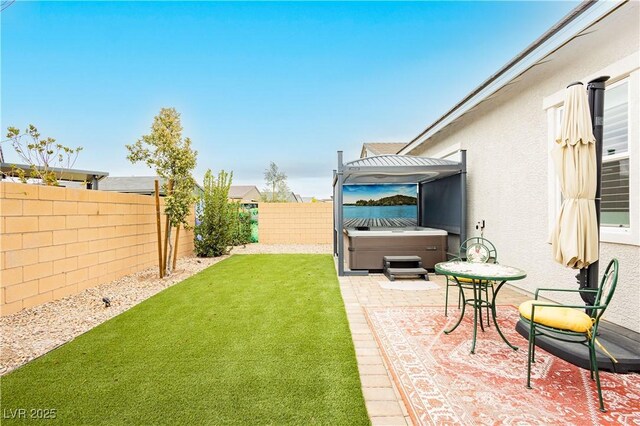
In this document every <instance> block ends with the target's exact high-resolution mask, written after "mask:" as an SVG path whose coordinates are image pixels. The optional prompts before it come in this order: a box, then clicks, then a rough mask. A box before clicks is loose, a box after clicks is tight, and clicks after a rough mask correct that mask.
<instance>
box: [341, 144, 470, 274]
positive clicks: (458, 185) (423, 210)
mask: <svg viewBox="0 0 640 426" xmlns="http://www.w3.org/2000/svg"><path fill="white" fill-rule="evenodd" d="M460 154H461V161H460V162H455V161H450V160H441V159H437V158H425V157H414V156H408V155H379V156H376V157H365V158H361V159H358V160H355V161H351V162H349V163H343V162H342V151H338V168H337V170H334V171H333V253H334V255H335V256H337V257H338V275H339V276H345V275H366V274H367V273H368V272H367V271H355V270H345V267H344V244H343V241H342V240H343V236H342V234H343V228H344V213H343V186H344V185H366V184H417V185H418V217H417V220H418V225H419V226H424V227H434V228H440V229H444V230H446V231H447V232H449V233H452V234H457V235H458V236H459V238H460V241H464V240H465V239H466V235H467V229H466V217H467V211H466V210H467V195H466V194H467V190H466V185H467V184H466V174H467V166H466V151H464V150H463V151H460Z"/></svg>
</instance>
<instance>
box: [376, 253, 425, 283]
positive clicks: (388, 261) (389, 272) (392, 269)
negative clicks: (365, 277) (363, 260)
mask: <svg viewBox="0 0 640 426" xmlns="http://www.w3.org/2000/svg"><path fill="white" fill-rule="evenodd" d="M382 260H383V262H384V274H385V275H386V276H387V278H389V280H390V281H394V280H395V279H396V275H417V276H419V277H420V276H422V277H424V279H425V280H427V281H429V272H428V271H427V270H426V269H424V268H423V267H422V259H421V258H420V256H384V257H383V258H382Z"/></svg>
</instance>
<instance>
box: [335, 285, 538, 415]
mask: <svg viewBox="0 0 640 426" xmlns="http://www.w3.org/2000/svg"><path fill="white" fill-rule="evenodd" d="M430 279H431V281H432V282H433V283H436V284H438V288H434V289H429V290H425V291H404V290H388V289H384V288H382V287H381V286H380V282H385V281H388V279H387V277H385V276H384V275H383V274H370V275H369V276H364V277H339V281H340V290H341V291H342V297H343V299H344V303H345V307H346V311H347V317H348V319H349V324H350V327H351V333H352V336H353V342H354V345H355V350H356V357H357V361H358V369H359V371H360V381H361V383H362V392H363V394H364V399H365V403H366V406H367V410H368V411H369V417H370V418H371V423H372V424H373V425H374V426H377V425H411V424H413V423H412V421H411V419H410V417H409V413H408V412H407V408H406V407H405V404H404V402H403V401H402V398H401V396H400V394H399V392H398V390H397V389H396V386H395V384H394V382H393V380H392V376H391V373H390V372H389V369H388V367H387V366H386V365H385V363H384V361H383V358H382V354H381V352H380V348H379V347H378V344H377V342H376V340H375V338H374V336H373V331H372V330H371V328H370V327H369V324H368V323H367V320H366V318H365V313H364V308H365V307H371V306H410V305H426V306H443V315H444V299H445V290H446V279H445V277H444V276H435V275H433V274H431V276H430ZM396 282H402V281H396ZM414 282H422V283H425V281H422V280H417V281H414ZM456 298H457V290H456V289H455V288H452V289H449V299H450V300H449V303H450V307H449V308H450V310H449V316H451V317H455V316H456V315H457V314H458V311H457V309H456V308H457V306H456V303H457V299H456ZM527 299H529V297H528V296H527V295H526V294H524V293H520V292H519V291H517V290H515V289H513V288H512V287H509V286H506V285H505V287H504V288H502V289H501V290H500V293H499V295H498V300H497V301H498V303H499V304H500V305H509V304H511V305H515V306H518V305H519V304H520V303H522V302H523V301H525V300H527ZM467 314H468V313H467ZM498 315H499V311H498Z"/></svg>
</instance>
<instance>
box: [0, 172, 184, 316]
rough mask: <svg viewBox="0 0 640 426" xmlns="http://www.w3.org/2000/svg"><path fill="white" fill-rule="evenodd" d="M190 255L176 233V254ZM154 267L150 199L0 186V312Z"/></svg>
mask: <svg viewBox="0 0 640 426" xmlns="http://www.w3.org/2000/svg"><path fill="white" fill-rule="evenodd" d="M161 203H162V201H161ZM162 216H163V217H162V218H163V225H162V229H163V232H164V215H162ZM174 235H175V234H174ZM191 254H193V232H190V231H185V230H184V229H181V231H180V241H179V248H178V256H179V257H182V256H185V255H191ZM157 264H158V249H157V234H156V216H155V199H154V197H150V196H145V195H132V194H120V193H112V192H105V191H89V190H84V189H68V188H60V187H50V186H39V185H26V184H19V183H9V182H3V183H0V314H1V315H8V314H11V313H13V312H17V311H19V310H20V309H22V308H29V307H32V306H35V305H39V304H41V303H44V302H47V301H50V300H54V299H59V298H62V297H65V296H68V295H71V294H74V293H77V292H79V291H81V290H83V289H85V288H88V287H94V286H96V285H98V284H102V283H106V282H109V281H112V280H115V279H118V278H120V277H122V276H124V275H128V274H131V273H134V272H137V271H140V270H142V269H145V268H148V267H150V266H154V265H157Z"/></svg>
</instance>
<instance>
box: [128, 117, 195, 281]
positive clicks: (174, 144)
mask: <svg viewBox="0 0 640 426" xmlns="http://www.w3.org/2000/svg"><path fill="white" fill-rule="evenodd" d="M126 147H127V150H128V151H129V155H128V156H127V159H128V160H129V161H131V162H132V163H138V162H144V163H146V164H147V165H148V166H149V167H150V168H154V169H155V170H156V173H157V174H158V176H160V177H162V178H164V183H163V185H162V187H163V189H164V191H165V194H166V197H165V214H166V215H167V220H168V222H169V224H170V227H169V228H168V233H167V235H166V236H165V238H168V240H169V249H168V250H167V252H166V253H164V258H165V260H166V262H165V265H166V272H167V273H170V272H171V266H170V263H171V262H170V261H169V260H170V259H171V254H172V251H173V249H174V247H173V245H172V244H171V227H172V226H175V227H179V226H180V225H182V226H184V227H185V228H186V229H190V228H191V225H190V224H189V223H188V222H187V218H188V217H189V213H190V210H191V207H192V206H193V204H194V203H195V200H196V197H195V195H194V193H193V191H194V187H195V183H196V182H195V179H194V178H193V176H192V175H191V173H192V172H193V169H195V167H196V157H197V155H198V152H197V151H194V150H193V149H191V139H189V138H183V137H182V124H181V123H180V114H179V113H178V112H177V111H176V110H175V108H162V109H161V110H160V113H159V114H158V115H157V116H155V117H154V119H153V124H152V125H151V132H150V133H149V134H148V135H144V136H142V138H140V139H138V140H137V141H136V143H134V144H133V145H126ZM169 185H172V190H171V192H170V193H169V190H168V189H169ZM175 249H176V250H177V247H175Z"/></svg>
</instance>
